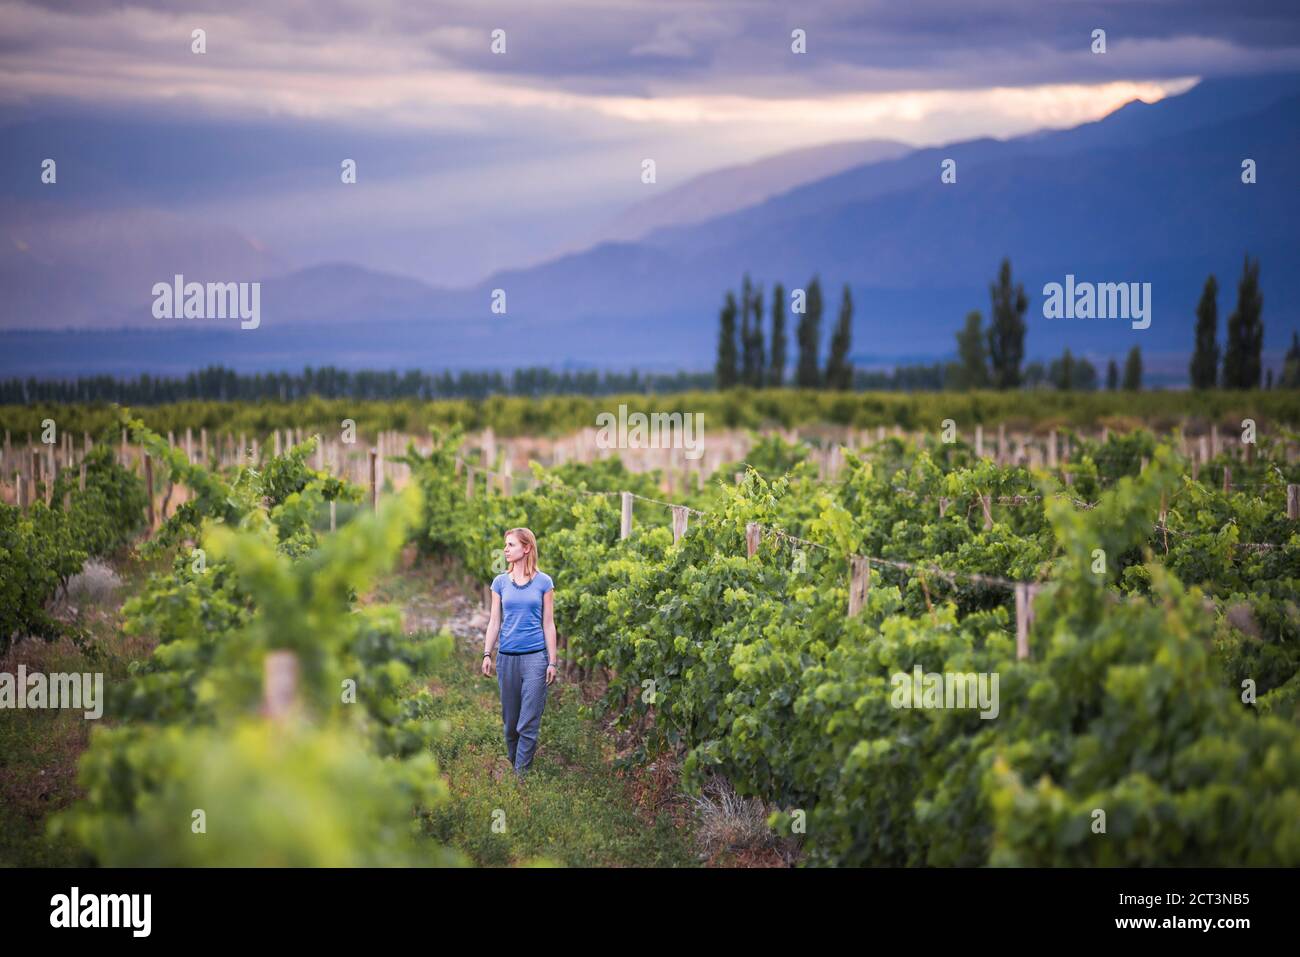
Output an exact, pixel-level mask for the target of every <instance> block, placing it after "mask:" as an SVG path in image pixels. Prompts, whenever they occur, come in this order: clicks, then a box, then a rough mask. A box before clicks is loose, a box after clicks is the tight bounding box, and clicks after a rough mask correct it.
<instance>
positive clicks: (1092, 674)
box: [422, 432, 1300, 866]
mask: <svg viewBox="0 0 1300 957" xmlns="http://www.w3.org/2000/svg"><path fill="white" fill-rule="evenodd" d="M1075 448H1076V453H1075V456H1074V458H1073V461H1072V462H1071V463H1070V466H1069V468H1070V469H1071V470H1072V471H1074V473H1075V475H1076V484H1075V486H1074V487H1073V488H1068V487H1066V486H1063V485H1061V484H1060V483H1059V482H1058V481H1057V480H1056V478H1055V477H1051V476H1048V475H1046V474H1043V473H1040V474H1034V473H1032V472H1030V471H1027V470H1025V469H1020V468H1002V467H998V466H997V465H995V464H993V463H992V462H989V461H981V460H972V459H971V457H970V455H969V454H968V450H966V449H964V448H963V447H960V446H958V447H951V446H949V447H945V448H944V449H943V451H942V454H941V453H940V451H939V449H938V448H937V447H934V446H931V447H930V448H920V449H918V448H913V447H911V446H909V445H907V444H906V443H903V442H900V441H898V440H890V441H888V442H885V443H882V444H880V445H878V446H876V448H875V449H873V450H872V455H871V458H870V459H869V460H868V459H867V458H863V457H859V456H857V455H854V454H852V453H850V454H848V455H846V466H845V469H844V470H843V473H842V474H841V476H840V477H839V480H838V481H837V482H835V483H831V484H825V483H821V482H819V481H817V479H816V476H815V475H814V474H813V472H812V470H811V469H810V468H808V467H806V466H803V465H797V464H796V466H795V468H793V469H791V470H789V471H788V472H786V473H785V474H772V473H773V472H775V471H776V470H777V469H779V468H780V467H781V466H783V465H786V464H789V463H790V460H791V459H792V458H794V454H793V452H794V450H792V449H791V448H790V447H789V446H787V445H785V444H784V443H782V442H781V441H780V440H779V439H773V440H771V441H770V442H767V443H763V444H762V445H760V446H759V447H758V448H757V449H756V454H754V455H752V456H751V459H754V460H757V462H756V464H758V465H759V466H760V467H759V468H757V469H753V468H751V469H750V470H748V471H747V473H746V477H745V480H744V482H743V483H741V484H740V485H739V486H732V485H731V484H730V483H729V482H724V483H722V484H721V485H718V486H717V488H716V490H715V491H714V492H713V493H712V494H713V496H714V499H713V504H712V507H711V508H710V509H709V511H708V512H707V513H706V514H704V515H692V516H691V518H690V525H689V527H688V530H687V532H686V535H685V536H684V537H683V538H682V540H681V541H680V542H679V543H677V544H674V543H673V542H672V538H671V535H670V534H669V531H668V529H667V528H666V527H665V525H664V524H663V520H662V518H661V517H660V516H661V514H662V513H663V512H664V511H666V510H663V509H661V508H660V507H658V506H654V505H651V504H649V503H641V502H638V503H637V507H636V514H635V522H634V532H633V535H632V537H631V538H629V539H627V540H620V539H619V537H618V524H619V523H618V502H617V498H616V497H615V496H588V495H582V494H579V492H578V490H577V489H576V488H574V486H573V485H571V484H569V483H568V482H565V481H562V480H561V477H560V476H559V475H557V474H554V473H546V472H544V471H543V470H541V469H538V470H537V477H538V480H539V484H538V486H537V487H536V488H535V489H532V490H529V491H527V492H525V493H523V494H521V495H517V496H514V497H513V498H509V499H502V498H500V497H499V496H490V497H488V496H480V497H476V498H475V499H473V500H469V501H465V500H464V499H463V498H462V499H461V507H462V509H464V514H465V517H466V519H467V520H468V522H469V523H470V526H471V527H475V528H480V529H481V528H484V527H486V526H492V525H495V526H500V525H501V524H502V523H503V522H505V521H515V520H516V519H517V520H518V521H519V523H521V524H527V525H529V527H531V528H532V529H533V530H534V531H535V532H536V533H537V534H538V536H539V542H540V552H541V555H542V565H543V567H544V569H545V570H546V571H547V572H548V573H549V574H550V575H551V576H552V577H553V578H554V579H555V581H556V585H557V589H556V621H557V623H558V625H559V628H560V631H561V634H562V635H564V636H565V637H566V638H567V640H568V653H569V654H570V655H572V656H574V658H575V659H576V662H577V664H578V665H579V666H580V667H583V668H587V669H599V670H601V671H602V672H603V673H604V675H605V681H604V683H603V685H602V688H603V692H602V693H601V695H600V697H599V698H598V699H597V700H596V701H595V702H594V703H593V704H592V706H591V709H592V711H593V713H595V714H609V715H611V716H612V717H613V718H614V722H615V726H616V727H619V728H624V729H631V728H636V729H639V732H640V733H639V737H638V740H639V745H638V747H637V748H636V749H635V750H634V751H633V753H632V754H631V755H630V758H629V760H633V761H637V760H649V759H651V758H653V757H654V756H656V755H663V754H676V755H678V756H680V757H681V758H682V760H683V762H684V772H685V778H684V780H685V782H686V784H687V785H688V786H696V785H698V784H699V783H700V782H701V781H702V780H703V776H704V775H705V774H706V773H710V772H712V773H722V774H724V775H725V776H726V777H727V778H728V779H729V780H730V781H731V782H732V784H733V785H734V786H735V787H736V788H737V790H738V791H740V792H741V793H742V794H749V795H757V796H760V797H762V798H764V799H765V800H767V801H769V802H772V803H774V804H775V805H777V806H778V807H779V808H781V809H782V810H781V813H778V814H777V815H775V817H774V822H775V823H776V824H777V825H778V826H781V825H782V823H783V822H785V823H787V824H788V822H789V821H790V820H792V815H793V812H795V811H796V810H801V809H802V810H804V811H806V812H807V832H806V838H805V851H806V860H807V862H808V863H811V864H822V865H861V864H872V865H922V864H924V865H939V866H947V865H966V866H978V865H985V864H1032V865H1082V864H1090V865H1104V864H1122V865H1130V866H1132V865H1142V866H1149V865H1193V864H1201V865H1225V864H1229V863H1243V862H1244V863H1251V864H1292V865H1294V864H1296V863H1300V828H1297V826H1296V823H1295V822H1296V820H1300V818H1297V816H1296V810H1297V808H1298V807H1300V731H1297V728H1296V727H1295V724H1294V721H1293V720H1286V718H1285V717H1284V715H1289V714H1290V713H1291V710H1292V709H1294V707H1295V702H1296V700H1297V697H1300V680H1297V679H1296V678H1295V677H1294V675H1295V674H1296V661H1295V654H1296V650H1297V648H1300V641H1298V640H1297V636H1296V634H1295V633H1294V619H1295V615H1294V596H1295V594H1296V582H1295V581H1294V580H1293V575H1294V568H1296V567H1300V562H1297V561H1296V556H1295V554H1294V548H1295V547H1296V544H1298V543H1300V537H1297V534H1296V531H1295V530H1294V529H1291V528H1289V525H1293V524H1294V523H1287V521H1286V520H1285V518H1284V512H1283V510H1282V506H1281V502H1280V500H1279V498H1278V494H1279V493H1278V492H1277V491H1276V490H1272V491H1267V492H1265V493H1264V494H1263V495H1261V496H1258V497H1255V496H1247V495H1243V494H1234V495H1231V496H1223V495H1222V494H1221V493H1219V492H1217V491H1215V490H1214V489H1213V488H1212V487H1204V486H1201V485H1199V484H1197V483H1192V482H1190V480H1189V479H1188V478H1186V477H1185V475H1184V472H1185V470H1186V464H1185V463H1183V462H1180V461H1179V460H1178V458H1177V456H1176V455H1175V454H1174V453H1173V452H1172V451H1171V450H1170V449H1169V448H1167V447H1164V446H1161V445H1159V444H1158V443H1157V442H1156V440H1155V438H1154V436H1152V435H1151V434H1150V433H1146V432H1138V433H1133V434H1130V435H1119V434H1115V435H1112V436H1111V438H1110V439H1109V441H1108V442H1106V443H1104V444H1103V443H1081V442H1077V443H1076V446H1075ZM1269 453H1270V449H1269V448H1267V447H1265V448H1262V449H1261V450H1260V460H1261V461H1260V464H1259V468H1260V469H1261V470H1262V469H1265V468H1270V467H1272V468H1279V470H1280V467H1279V466H1276V465H1272V464H1270V465H1264V464H1263V463H1264V461H1265V460H1266V459H1267V457H1268V455H1269ZM1143 458H1147V459H1148V460H1149V462H1148V465H1147V467H1146V469H1145V470H1143V469H1142V468H1141V459H1143ZM727 467H728V466H724V469H725V468H727ZM600 468H601V469H609V470H613V469H614V466H612V465H607V464H603V463H602V465H601V466H600ZM565 469H566V470H567V471H566V473H565V474H566V476H567V477H568V478H570V479H574V480H578V481H580V482H581V481H584V479H583V478H582V476H584V475H590V473H591V472H592V471H595V469H593V467H591V466H566V467H565ZM769 470H770V471H769ZM1283 477H1284V476H1282V475H1281V474H1280V471H1279V473H1278V475H1277V479H1276V481H1277V482H1279V483H1282V479H1283ZM601 478H602V479H603V480H605V481H608V479H609V478H610V476H609V475H603V476H601ZM629 478H630V477H629ZM422 481H424V479H422ZM602 484H604V483H603V482H602ZM715 484H716V483H715ZM1283 484H1284V483H1283ZM614 490H617V489H616V488H615V489H611V491H614ZM588 491H590V489H588ZM1085 491H1086V492H1087V493H1088V495H1089V496H1090V497H1092V496H1095V499H1096V501H1095V502H1081V501H1080V500H1079V499H1078V498H1077V496H1078V495H1081V494H1084V492H1085ZM982 496H988V497H989V498H990V501H991V503H992V505H991V512H992V519H993V520H992V523H991V527H989V528H985V521H984V514H983V508H982V506H981V504H980V501H981V497H982ZM940 498H943V499H946V500H947V506H946V511H945V514H944V515H943V517H940V516H939V514H938V512H939V510H938V500H939V499H940ZM1162 503H1165V504H1166V506H1167V508H1168V516H1167V521H1168V523H1169V524H1170V526H1171V527H1178V528H1179V531H1180V532H1181V533H1182V535H1181V537H1180V539H1179V541H1180V542H1181V539H1183V538H1185V539H1186V542H1185V543H1182V544H1176V543H1175V541H1174V537H1171V540H1170V545H1169V550H1168V551H1165V548H1164V535H1163V533H1162V532H1161V531H1160V530H1158V529H1157V528H1156V527H1155V522H1154V519H1155V516H1157V514H1158V512H1159V510H1160V508H1161V504H1162ZM1088 505H1090V506H1091V507H1083V506H1088ZM647 513H648V514H647ZM750 522H758V523H760V524H762V525H763V526H764V527H766V528H769V529H770V528H781V529H785V530H786V531H787V532H789V533H790V534H791V535H792V536H796V538H788V537H782V536H778V535H775V534H770V533H769V534H765V536H764V538H763V540H762V543H761V545H760V547H759V550H758V553H757V555H756V556H755V557H753V558H746V557H745V544H744V528H745V526H746V524H747V523H750ZM453 524H454V520H453ZM1225 526H1226V529H1225ZM1244 535H1249V536H1250V537H1251V538H1252V540H1254V541H1263V540H1265V538H1267V539H1268V540H1270V541H1273V542H1279V541H1288V542H1289V543H1288V544H1287V545H1286V547H1285V548H1282V549H1244V550H1243V549H1242V548H1241V547H1240V545H1239V542H1240V540H1241V539H1240V538H1239V537H1238V536H1244ZM1257 535H1258V536H1261V538H1255V537H1254V536H1257ZM798 539H810V540H812V541H815V542H817V543H819V545H820V547H814V546H812V545H809V544H806V543H804V542H802V541H799V540H798ZM465 544H466V546H467V547H470V548H474V547H479V546H475V545H474V544H473V542H472V541H471V540H470V539H466V540H465ZM852 554H863V555H872V556H879V557H881V558H883V559H886V560H887V561H886V562H874V563H873V565H872V570H871V572H872V588H871V590H870V592H869V597H868V601H867V603H866V607H865V608H864V610H863V611H862V613H861V614H859V615H858V616H856V617H855V618H853V619H851V620H850V619H847V618H846V616H845V607H846V603H847V592H848V588H847V585H848V581H847V559H848V557H849V556H850V555H852ZM1099 554H1100V555H1102V556H1104V558H1105V561H1104V562H1103V563H1102V564H1101V565H1099V564H1098V560H1097V556H1098V555H1099ZM462 557H464V558H465V560H466V563H467V565H468V566H469V567H470V568H471V570H473V572H474V574H475V575H477V576H478V577H479V578H480V579H482V580H484V581H486V580H487V578H488V577H489V576H490V574H491V573H492V569H491V568H490V567H489V566H488V564H487V563H486V561H485V560H484V557H483V555H481V554H479V552H477V551H473V550H471V551H467V552H465V553H464V554H463V556H462ZM1197 561H1200V562H1203V563H1204V564H1203V565H1202V566H1199V567H1200V568H1201V571H1199V572H1196V573H1193V570H1194V569H1196V568H1197V567H1198V566H1196V565H1195V564H1194V563H1195V562H1197ZM889 562H893V563H896V564H889ZM900 566H901V567H900ZM940 569H942V570H946V571H949V572H969V573H972V574H975V573H978V574H980V575H983V576H985V578H984V580H971V579H958V580H955V581H954V580H950V579H949V578H948V577H945V576H944V575H943V574H942V573H941V571H940ZM989 576H1000V577H1002V578H1005V579H1010V580H1019V581H1041V582H1044V585H1043V590H1042V592H1041V593H1040V595H1039V597H1038V600H1037V603H1036V606H1035V613H1036V621H1035V625H1034V628H1033V631H1032V634H1031V648H1032V655H1031V658H1030V660H1027V661H1020V660H1017V659H1016V650H1015V649H1016V646H1015V637H1014V621H1015V613H1014V605H1013V602H1012V600H1011V598H1012V596H1011V593H1010V591H1009V589H1007V588H1006V587H1005V586H1004V585H1001V584H998V583H997V582H996V581H990V580H989ZM1183 576H1186V577H1188V578H1190V579H1191V580H1192V581H1193V582H1199V583H1200V584H1199V586H1196V587H1187V586H1185V585H1183V584H1182V583H1181V582H1180V581H1179V578H1180V577H1183ZM1270 576H1271V577H1272V578H1274V579H1276V580H1277V581H1278V585H1277V586H1276V588H1273V587H1270V585H1269V584H1268V579H1269V577H1270ZM1203 577H1204V578H1205V580H1204V581H1202V578H1203ZM1203 589H1204V590H1203ZM1234 602H1235V603H1244V604H1245V605H1246V606H1247V607H1248V608H1249V609H1250V611H1251V613H1252V615H1253V616H1254V618H1253V620H1254V621H1255V622H1257V623H1259V625H1260V632H1261V635H1263V633H1264V632H1265V631H1266V630H1267V629H1268V628H1273V627H1280V628H1281V633H1280V634H1279V636H1278V638H1277V640H1276V642H1272V641H1268V640H1265V641H1262V642H1257V641H1255V640H1253V639H1251V638H1250V637H1249V636H1248V635H1247V634H1244V633H1242V632H1241V631H1240V629H1239V628H1238V627H1237V624H1248V620H1247V619H1246V618H1245V617H1244V615H1243V614H1242V613H1239V612H1234V611H1233V610H1232V603H1234ZM1207 603H1208V604H1207ZM1208 606H1213V608H1214V609H1215V611H1214V612H1213V613H1207V607H1208ZM1270 648H1271V650H1269V649H1270ZM918 666H919V667H920V668H921V669H922V671H924V672H940V673H947V672H951V673H962V674H967V673H970V674H983V675H986V676H994V675H996V676H997V677H998V679H999V709H998V713H997V715H996V716H990V717H988V718H982V717H980V713H979V711H978V710H962V709H952V710H945V709H942V708H915V709H909V708H899V707H896V706H895V702H894V700H893V697H892V690H893V689H892V681H891V679H892V676H894V675H896V674H904V675H909V674H910V673H911V672H912V669H913V668H915V667H918ZM1245 675H1249V676H1252V677H1253V679H1254V680H1255V681H1256V682H1257V683H1258V684H1259V686H1260V694H1261V700H1260V704H1259V706H1257V707H1253V708H1252V707H1249V706H1247V705H1245V704H1243V701H1242V699H1241V696H1240V692H1241V688H1240V686H1239V678H1240V677H1241V676H1245ZM1098 810H1100V811H1104V812H1105V826H1106V830H1105V831H1104V832H1102V831H1099V830H1097V829H1096V827H1097V824H1096V822H1098V821H1099V820H1100V818H1099V817H1098V816H1097V815H1095V814H1094V812H1095V811H1098Z"/></svg>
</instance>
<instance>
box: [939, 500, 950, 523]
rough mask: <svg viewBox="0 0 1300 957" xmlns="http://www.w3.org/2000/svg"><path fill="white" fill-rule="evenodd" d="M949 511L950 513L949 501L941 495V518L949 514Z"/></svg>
mask: <svg viewBox="0 0 1300 957" xmlns="http://www.w3.org/2000/svg"><path fill="white" fill-rule="evenodd" d="M947 511H948V500H947V499H946V498H944V497H943V496H942V495H940V496H939V517H940V518H943V516H944V515H945V514H946V513H947Z"/></svg>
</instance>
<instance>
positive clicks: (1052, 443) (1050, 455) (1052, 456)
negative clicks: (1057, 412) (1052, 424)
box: [1047, 429, 1056, 472]
mask: <svg viewBox="0 0 1300 957" xmlns="http://www.w3.org/2000/svg"><path fill="white" fill-rule="evenodd" d="M1047 467H1048V468H1049V469H1051V470H1052V471H1053V472H1055V471H1056V429H1052V431H1051V432H1049V433H1047Z"/></svg>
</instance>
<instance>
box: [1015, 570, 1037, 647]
mask: <svg viewBox="0 0 1300 957" xmlns="http://www.w3.org/2000/svg"><path fill="white" fill-rule="evenodd" d="M1037 594H1038V585H1036V584H1030V583H1029V582H1018V583H1017V584H1016V660H1017V661H1027V660H1028V659H1029V632H1030V630H1031V629H1032V628H1033V627H1034V597H1035V596H1036V595H1037Z"/></svg>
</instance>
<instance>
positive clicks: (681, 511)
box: [673, 505, 690, 545]
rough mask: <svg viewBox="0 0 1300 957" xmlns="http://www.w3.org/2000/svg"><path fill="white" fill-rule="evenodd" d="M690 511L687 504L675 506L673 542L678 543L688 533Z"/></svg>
mask: <svg viewBox="0 0 1300 957" xmlns="http://www.w3.org/2000/svg"><path fill="white" fill-rule="evenodd" d="M689 515H690V513H689V512H687V511H686V506H685V505H674V506H673V544H674V545H676V544H677V543H678V542H680V541H681V540H682V536H683V535H685V534H686V522H687V519H688V517H689Z"/></svg>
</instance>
